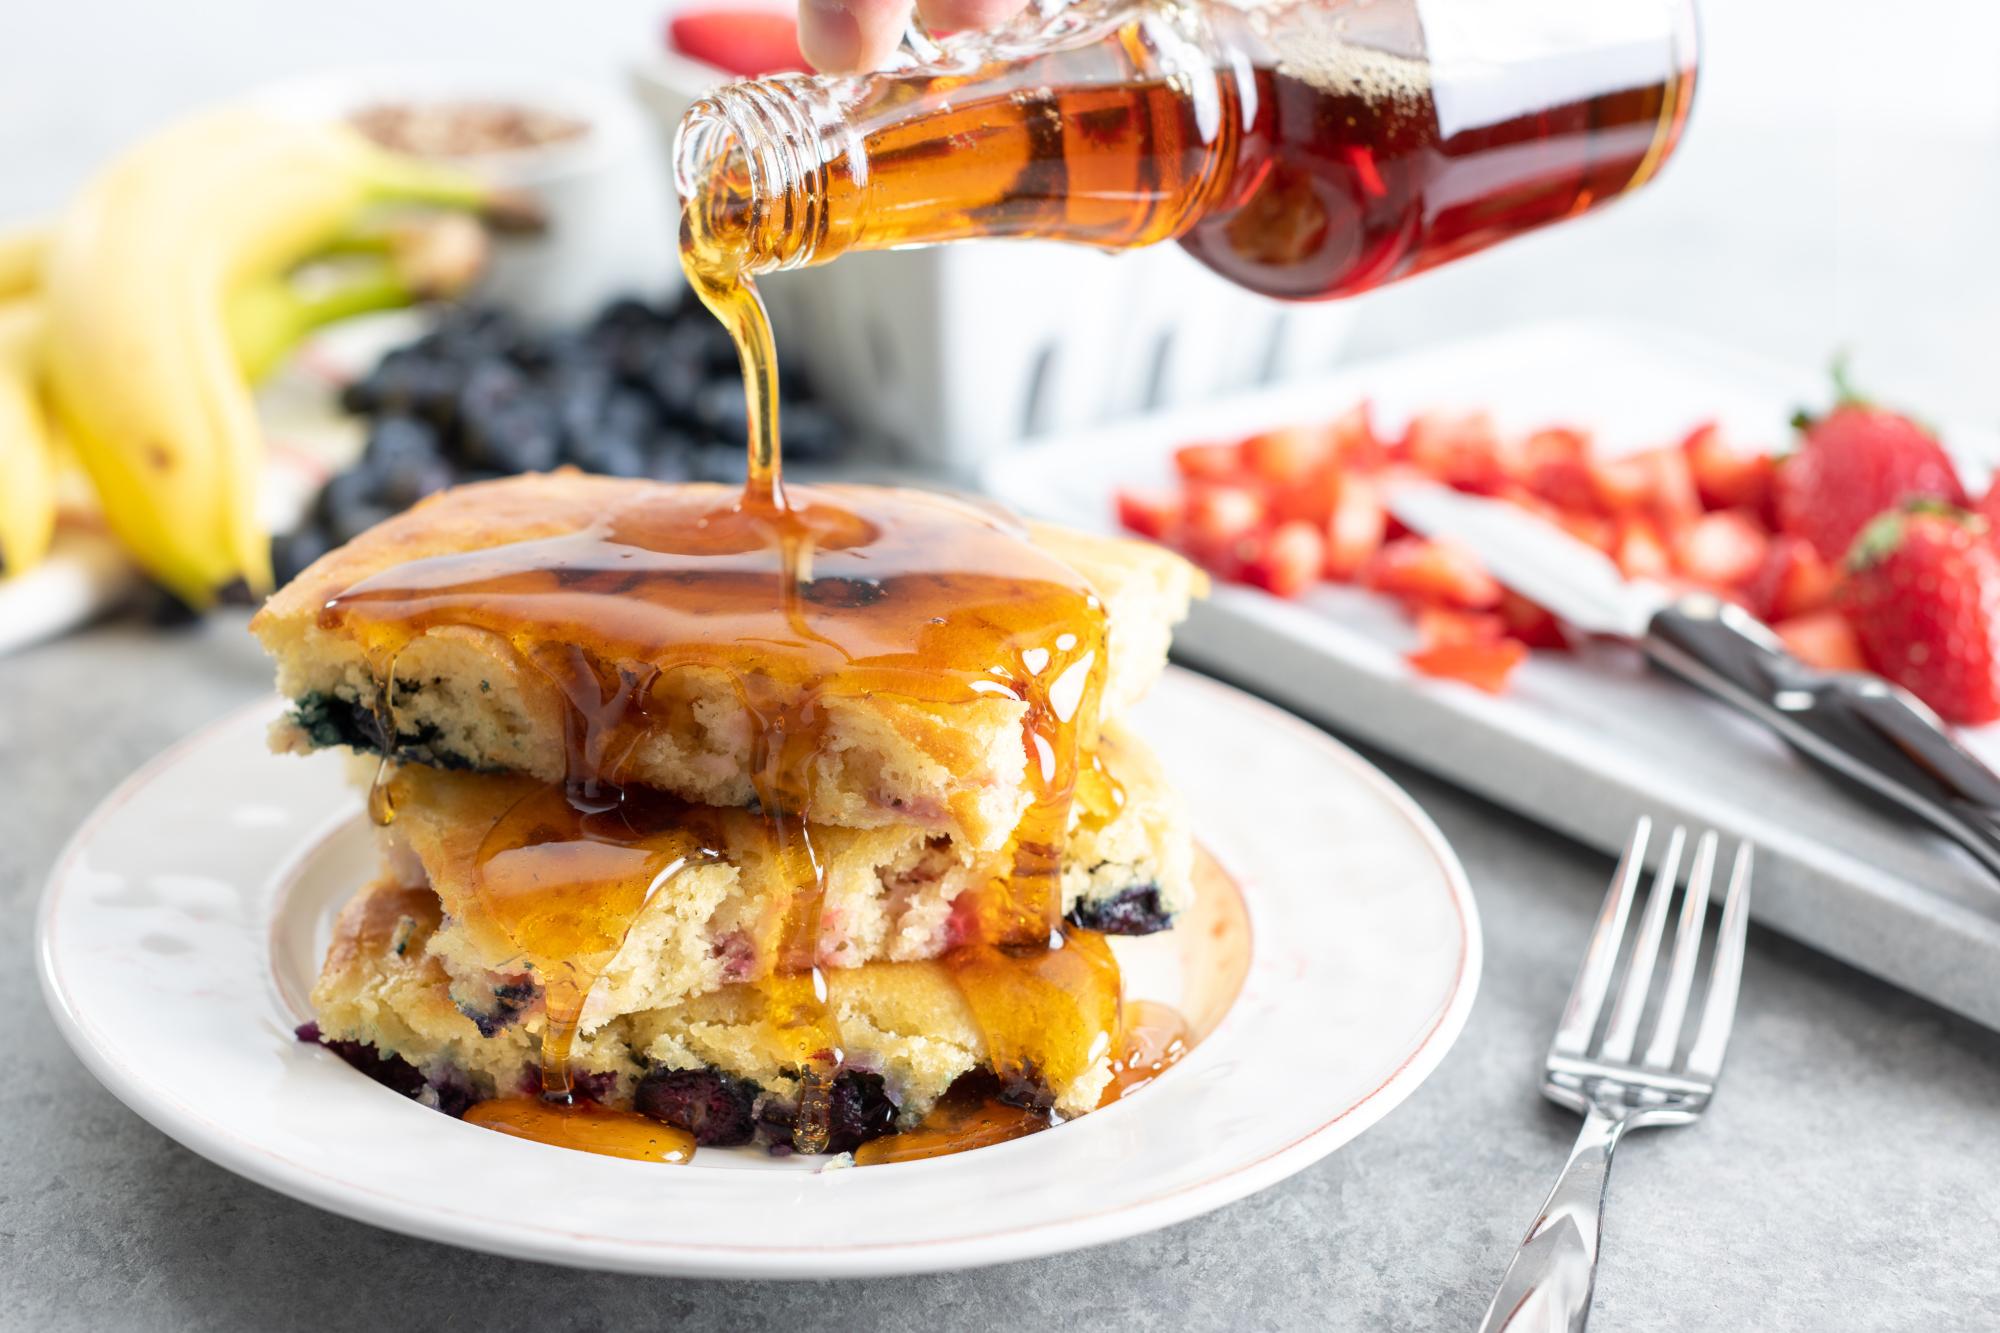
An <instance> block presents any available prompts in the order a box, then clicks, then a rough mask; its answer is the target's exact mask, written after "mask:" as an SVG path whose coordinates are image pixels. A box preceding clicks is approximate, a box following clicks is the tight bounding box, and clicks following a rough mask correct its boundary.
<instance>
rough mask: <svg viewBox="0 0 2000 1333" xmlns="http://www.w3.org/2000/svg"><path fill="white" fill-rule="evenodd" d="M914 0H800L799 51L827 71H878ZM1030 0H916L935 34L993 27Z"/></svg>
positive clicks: (906, 21)
mask: <svg viewBox="0 0 2000 1333" xmlns="http://www.w3.org/2000/svg"><path fill="white" fill-rule="evenodd" d="M910 2H911V0H799V50H800V51H802V52H803V53H804V54H805V58H806V59H807V60H810V61H811V62H812V63H813V64H814V66H816V67H817V68H819V69H822V70H825V71H826V72H827V73H830V74H833V73H848V72H851V71H856V70H870V69H880V68H881V67H882V66H883V65H885V64H887V63H888V60H889V56H890V54H891V53H893V52H894V51H895V49H896V46H897V44H898V43H899V42H901V41H902V40H903V30H904V29H905V28H906V27H907V26H908V25H909V22H910ZM1025 3H1026V0H916V8H917V13H918V14H919V15H920V16H921V17H922V18H923V21H924V26H925V27H926V28H928V29H930V30H931V31H932V32H938V33H944V32H959V31H963V30H965V29H968V28H973V29H976V28H992V27H997V26H998V25H1000V24H1002V23H1005V22H1006V21H1007V20H1008V19H1010V18H1013V17H1014V15H1015V14H1017V13H1019V12H1020V11H1021V7H1022V6H1023V4H1025Z"/></svg>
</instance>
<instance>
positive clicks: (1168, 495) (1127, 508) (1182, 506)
mask: <svg viewBox="0 0 2000 1333" xmlns="http://www.w3.org/2000/svg"><path fill="white" fill-rule="evenodd" d="M1116 504H1117V506H1118V525H1119V526H1120V527H1122V528H1124V529H1125V530H1126V531H1127V532H1136V533H1138V534H1139V535H1140V536H1141V537H1150V538H1152V539H1153V540H1154V541H1156V542H1172V541H1174V540H1175V539H1176V538H1178V537H1179V536H1180V530H1181V519H1182V517H1183V516H1184V515H1185V514H1186V513H1187V498H1186V497H1185V496H1182V495H1179V494H1177V493H1175V492H1173V491H1149V490H1129V491H1120V492H1118V495H1117V497H1116Z"/></svg>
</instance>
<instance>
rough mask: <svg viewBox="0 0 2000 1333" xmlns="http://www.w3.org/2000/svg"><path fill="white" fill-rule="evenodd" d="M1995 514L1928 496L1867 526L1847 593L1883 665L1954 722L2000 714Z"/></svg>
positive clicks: (1852, 613)
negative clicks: (1990, 521)
mask: <svg viewBox="0 0 2000 1333" xmlns="http://www.w3.org/2000/svg"><path fill="white" fill-rule="evenodd" d="M1990 531H1991V529H1990V528H1989V527H1988V525H1987V523H1986V520H1985V519H1983V518H1980V517H1979V516H1977V515H1975V514H1969V513H1966V512H1964V511H1963V510H1954V509H1945V508H1939V507H1934V506H1928V505H1919V506H1916V507H1913V508H1908V509H1900V510H1896V511H1893V512H1891V513H1887V514H1884V515H1882V516H1881V517H1880V518H1877V519H1876V520H1874V521H1873V522H1871V523H1870V524H1869V525H1868V526H1867V527H1866V528H1864V529H1863V530H1862V533H1861V535H1860V537H1859V538H1857V539H1856V540H1855V543H1854V549H1853V553H1852V554H1851V555H1850V557H1849V563H1848V579H1847V588H1846V591H1845V594H1844V596H1843V598H1842V602H1843V605H1844V606H1845V608H1846V611H1847V615H1848V619H1849V620H1850V621H1851V622H1852V623H1853V625H1854V631H1855V634H1856V635H1857V636H1859V638H1860V640H1861V649H1862V652H1863V653H1864V654H1865V655H1866V656H1867V658H1868V661H1869V662H1870V663H1871V664H1872V665H1873V666H1874V668H1875V669H1876V670H1877V671H1879V672H1881V673H1882V674H1883V675H1884V676H1887V677H1888V678H1889V679H1890V680H1893V681H1895V682H1896V683H1897V684H1898V685H1901V686H1902V687H1903V688H1905V689H1907V690H1909V691H1910V692H1911V693H1912V694H1914V695H1916V696H1917V697H1918V698H1919V699H1922V700H1923V701H1924V702H1925V703H1927V704H1929V705H1930V706H1931V707H1932V708H1934V709H1936V710H1937V712H1938V714H1939V715H1940V716H1942V717H1944V718H1946V719H1948V720H1950V721H1953V722H1964V723H1978V722H1991V721H1993V720H1994V719H1995V718H2000V549H1996V548H1995V547H1994V545H1993V543H1992V542H1991V541H1989V540H1988V533H1989V532H1990Z"/></svg>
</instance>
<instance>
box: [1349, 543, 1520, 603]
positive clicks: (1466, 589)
mask: <svg viewBox="0 0 2000 1333" xmlns="http://www.w3.org/2000/svg"><path fill="white" fill-rule="evenodd" d="M1361 581H1362V582H1363V583H1364V584H1366V585H1367V586H1369V587H1371V588H1374V589H1375V590H1376V591H1378V592H1386V593H1388V594H1389V595H1391V596H1393V597H1400V598H1402V599H1403V600H1405V601H1408V602H1414V603H1418V604H1420V605H1421V604H1428V605H1434V606H1454V607H1458V608H1459V609H1460V610H1464V611H1490V610H1492V609H1493V608H1494V607H1496V606H1498V605H1500V585H1499V584H1498V583H1496V582H1494V581H1493V576H1492V575H1490V574H1488V573H1487V572H1486V571H1485V570H1484V569H1482V568H1480V566H1479V561H1478V560H1477V559H1476V558H1475V557H1474V556H1473V555H1472V554H1471V553H1469V552H1467V551H1466V550H1464V549H1463V548H1462V547H1458V546H1454V545H1452V544H1450V543H1449V542H1438V541H1427V540H1425V539H1424V538H1422V537H1399V538H1397V539H1396V540H1395V541H1392V542H1390V543H1388V544H1387V545H1385V546H1384V547H1383V548H1382V549H1381V550H1380V551H1378V552H1376V553H1375V558H1374V559H1373V560H1370V561H1369V562H1368V565H1367V567H1366V568H1365V569H1363V570H1362V571H1361Z"/></svg>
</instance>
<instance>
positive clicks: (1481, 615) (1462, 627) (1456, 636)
mask: <svg viewBox="0 0 2000 1333" xmlns="http://www.w3.org/2000/svg"><path fill="white" fill-rule="evenodd" d="M1417 637H1418V639H1420V640H1421V641H1422V643H1423V646H1424V647H1426V648H1443V647H1447V646H1449V645H1451V644H1459V643H1498V642H1500V640H1502V639H1504V638H1506V637H1507V622H1506V621H1505V620H1502V619H1501V618H1500V617H1499V616H1497V615H1495V614H1494V613H1492V612H1491V611H1454V610H1452V609H1451V608H1450V607H1447V606H1425V607H1419V608H1418V609H1417Z"/></svg>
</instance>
